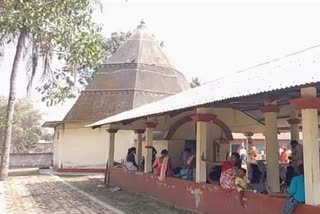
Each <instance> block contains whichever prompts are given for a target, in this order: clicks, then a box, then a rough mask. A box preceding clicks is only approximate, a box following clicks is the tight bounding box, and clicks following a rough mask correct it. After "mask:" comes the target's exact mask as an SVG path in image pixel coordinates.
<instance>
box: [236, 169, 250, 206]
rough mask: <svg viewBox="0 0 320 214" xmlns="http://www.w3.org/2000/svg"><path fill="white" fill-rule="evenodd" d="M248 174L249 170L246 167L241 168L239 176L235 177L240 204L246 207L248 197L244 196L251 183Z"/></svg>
mask: <svg viewBox="0 0 320 214" xmlns="http://www.w3.org/2000/svg"><path fill="white" fill-rule="evenodd" d="M246 174H247V170H245V169H244V168H240V169H239V170H238V174H237V177H236V179H235V185H236V187H237V191H238V192H239V194H240V196H239V198H240V205H241V206H243V207H246V203H245V201H246V198H245V196H244V193H245V191H246V190H247V185H248V183H249V180H248V178H247V176H246Z"/></svg>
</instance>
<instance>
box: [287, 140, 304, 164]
mask: <svg viewBox="0 0 320 214" xmlns="http://www.w3.org/2000/svg"><path fill="white" fill-rule="evenodd" d="M290 145H291V150H292V155H291V158H290V160H291V162H292V166H293V167H294V168H297V167H298V166H299V165H301V164H303V147H302V145H301V144H299V143H298V141H296V140H292V141H291V142H290Z"/></svg>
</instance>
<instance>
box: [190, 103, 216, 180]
mask: <svg viewBox="0 0 320 214" xmlns="http://www.w3.org/2000/svg"><path fill="white" fill-rule="evenodd" d="M192 119H193V120H194V121H195V122H196V123H197V145H196V175H195V176H196V179H195V180H196V182H197V183H205V182H206V181H207V164H206V162H205V161H204V160H203V159H206V154H207V143H208V139H207V137H208V136H207V127H208V122H209V121H210V120H212V118H210V116H209V114H207V113H206V109H203V108H200V109H197V113H196V115H194V116H193V118H192ZM193 176H194V175H193Z"/></svg>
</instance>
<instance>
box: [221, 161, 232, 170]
mask: <svg viewBox="0 0 320 214" xmlns="http://www.w3.org/2000/svg"><path fill="white" fill-rule="evenodd" d="M232 167H233V165H232V162H231V161H224V162H223V164H222V168H221V172H224V171H226V170H228V169H231V168H232Z"/></svg>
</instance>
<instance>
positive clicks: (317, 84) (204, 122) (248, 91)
mask: <svg viewBox="0 0 320 214" xmlns="http://www.w3.org/2000/svg"><path fill="white" fill-rule="evenodd" d="M208 69H210V68H208ZM319 71H320V46H315V47H312V48H309V49H305V50H303V51H300V52H297V53H294V54H290V55H287V56H284V57H282V58H279V59H275V60H273V61H269V62H266V63H262V64H260V65H257V66H253V67H251V68H248V69H245V70H241V71H240V72H235V73H233V74H230V75H226V76H225V77H222V78H219V79H217V80H215V81H212V82H210V83H208V84H204V85H202V86H199V87H197V88H194V89H190V90H187V91H183V92H181V93H179V94H176V95H173V96H170V97H166V98H163V99H161V100H158V101H155V102H153V103H150V104H146V105H143V106H140V107H138V108H135V109H132V110H129V111H126V112H122V113H119V114H117V115H114V116H111V117H107V118H105V119H102V120H99V121H97V122H95V123H93V124H91V125H90V126H89V127H92V128H105V129H109V130H117V131H118V132H117V133H113V134H112V135H113V136H112V138H110V141H109V144H108V146H109V153H112V151H113V148H114V147H117V146H118V145H117V144H118V143H117V142H115V141H114V138H115V139H117V136H118V133H120V131H124V130H125V131H129V130H131V131H133V130H140V131H139V132H136V133H137V139H138V142H137V148H138V151H139V150H141V148H142V147H143V142H142V139H143V138H142V133H144V135H145V141H146V144H147V146H146V147H145V149H146V150H147V152H146V153H145V154H146V155H145V156H146V158H145V159H146V161H145V165H144V172H136V171H133V170H132V171H130V172H128V170H126V169H125V168H119V167H111V164H110V167H109V168H108V173H106V174H107V175H108V180H107V181H108V182H109V184H110V185H116V186H120V187H124V188H126V189H129V190H131V191H134V192H138V193H144V194H148V195H151V196H152V197H156V198H158V199H160V200H163V201H166V202H169V203H172V204H175V205H177V206H180V207H184V208H186V209H191V210H198V211H200V212H201V213H213V212H214V213H233V212H234V211H235V210H237V211H236V212H237V213H239V214H246V213H256V214H267V213H280V212H281V209H282V206H283V204H284V199H283V198H273V197H271V196H269V195H264V194H258V193H254V192H246V193H245V195H246V197H247V199H248V201H247V206H241V203H239V193H237V192H236V191H233V192H232V191H229V190H226V189H223V188H222V186H219V184H217V183H210V184H209V183H207V181H208V172H209V170H208V169H209V167H210V166H214V165H219V164H220V165H221V158H223V157H219V155H217V154H220V155H221V146H222V145H225V144H229V143H231V142H232V141H233V138H234V135H235V133H238V134H240V133H242V135H243V136H245V137H246V138H247V141H246V144H247V146H248V147H250V146H252V144H253V142H252V137H253V136H254V135H260V136H263V138H264V141H265V143H266V151H265V159H266V163H265V172H264V174H263V175H264V176H263V177H265V178H266V180H265V182H266V185H267V186H268V189H269V190H270V191H271V192H274V193H279V192H280V169H281V164H280V163H279V135H280V133H285V132H287V133H290V138H291V140H295V141H299V143H300V144H301V145H300V146H299V147H300V148H303V157H301V156H300V157H301V158H302V159H303V160H301V159H299V161H302V162H303V167H304V174H303V178H304V186H305V190H304V191H305V204H304V205H301V206H299V207H298V208H297V209H296V210H295V212H294V213H297V214H302V213H308V214H318V213H320V207H319V206H320V158H319V157H320V153H319V109H320V97H319V95H320V94H319V90H320V72H319ZM158 132H160V133H166V134H165V135H164V136H163V139H164V140H166V141H167V144H168V152H169V158H171V159H172V165H173V167H175V165H176V164H177V161H176V160H177V159H178V158H179V154H180V153H179V151H180V152H181V151H182V149H183V146H184V143H185V142H186V141H188V140H191V141H192V142H193V143H194V147H195V155H196V157H195V159H196V164H195V165H193V166H192V169H193V170H195V172H192V174H193V178H194V179H195V181H192V180H191V179H183V180H182V179H179V178H177V177H172V176H170V174H167V176H166V177H165V178H164V174H165V171H163V172H164V173H162V175H161V174H160V176H156V175H153V174H152V173H151V172H152V149H151V148H152V146H153V145H155V140H154V139H155V138H156V133H158ZM217 150H219V152H217ZM230 150H231V149H230ZM300 151H302V149H301V150H300ZM138 156H141V153H138ZM111 158H112V155H109V163H112V162H113V159H111ZM167 160H168V159H167ZM293 161H295V160H293ZM166 163H168V161H167V162H166ZM260 163H263V162H260ZM263 164H264V163H263ZM226 172H228V173H229V175H230V176H229V177H232V176H233V174H232V170H230V171H228V170H226ZM220 182H221V181H220Z"/></svg>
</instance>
